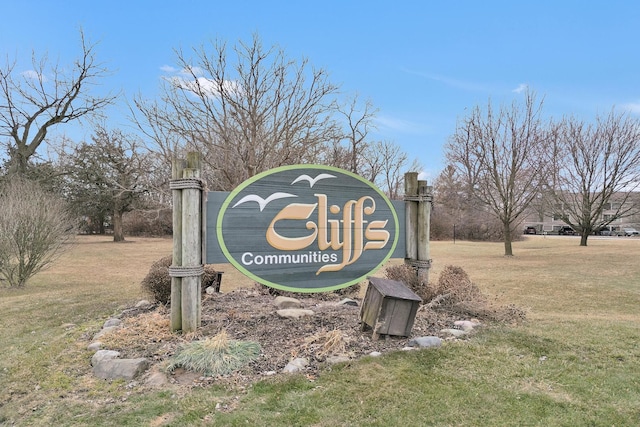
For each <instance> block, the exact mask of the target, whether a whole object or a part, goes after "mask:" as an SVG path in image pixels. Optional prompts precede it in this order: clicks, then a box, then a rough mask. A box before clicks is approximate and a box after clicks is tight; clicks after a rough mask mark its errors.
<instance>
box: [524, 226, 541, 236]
mask: <svg viewBox="0 0 640 427" xmlns="http://www.w3.org/2000/svg"><path fill="white" fill-rule="evenodd" d="M524 234H538V229H536V228H535V227H532V226H529V227H525V228H524Z"/></svg>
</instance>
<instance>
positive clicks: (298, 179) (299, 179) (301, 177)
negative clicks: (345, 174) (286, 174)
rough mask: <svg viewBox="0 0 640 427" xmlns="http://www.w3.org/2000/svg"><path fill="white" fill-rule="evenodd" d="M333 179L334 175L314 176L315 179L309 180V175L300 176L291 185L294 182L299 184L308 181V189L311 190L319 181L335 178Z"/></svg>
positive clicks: (322, 174)
mask: <svg viewBox="0 0 640 427" xmlns="http://www.w3.org/2000/svg"><path fill="white" fill-rule="evenodd" d="M335 177H336V176H335V175H330V174H328V173H321V174H320V175H318V176H316V177H315V178H311V177H310V176H309V175H300V176H299V177H297V178H296V179H294V180H293V182H292V183H291V185H293V184H295V183H296V182H300V181H309V188H313V184H315V183H316V182H318V181H320V180H321V179H327V178H335Z"/></svg>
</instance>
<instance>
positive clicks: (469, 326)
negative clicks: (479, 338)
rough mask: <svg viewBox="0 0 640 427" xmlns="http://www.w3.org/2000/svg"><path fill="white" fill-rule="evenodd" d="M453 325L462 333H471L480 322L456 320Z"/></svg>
mask: <svg viewBox="0 0 640 427" xmlns="http://www.w3.org/2000/svg"><path fill="white" fill-rule="evenodd" d="M453 324H454V325H456V326H459V327H460V328H461V329H462V330H463V331H471V330H473V328H475V327H476V326H479V325H480V322H474V321H473V320H456V321H455V322H453Z"/></svg>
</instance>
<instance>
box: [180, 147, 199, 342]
mask: <svg viewBox="0 0 640 427" xmlns="http://www.w3.org/2000/svg"><path fill="white" fill-rule="evenodd" d="M200 160H201V157H200V154H199V153H188V154H187V168H186V169H185V170H184V172H183V175H182V177H183V178H186V179H190V178H195V179H198V178H200ZM200 191H201V190H200V189H198V188H187V189H184V190H182V265H183V267H185V268H194V269H195V268H197V267H200V266H202V253H201V252H202V242H201V241H200V238H201V229H200V228H201V224H202V220H201V218H200V201H201V197H202V196H201V194H200ZM201 286H202V276H201V275H193V274H192V275H189V276H186V277H183V278H182V332H185V333H186V332H194V331H195V330H196V329H197V328H198V326H200V310H201V301H200V298H201V290H200V288H201Z"/></svg>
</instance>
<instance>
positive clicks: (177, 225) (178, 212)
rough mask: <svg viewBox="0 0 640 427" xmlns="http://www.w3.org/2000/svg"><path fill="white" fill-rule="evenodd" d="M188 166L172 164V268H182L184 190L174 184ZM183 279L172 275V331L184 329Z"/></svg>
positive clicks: (175, 162) (180, 163) (181, 160)
mask: <svg viewBox="0 0 640 427" xmlns="http://www.w3.org/2000/svg"><path fill="white" fill-rule="evenodd" d="M185 166H186V162H185V161H184V159H173V161H172V162H171V180H172V185H171V192H172V196H173V261H172V266H182V190H181V189H180V188H179V187H178V186H175V188H174V185H173V183H174V182H177V181H178V180H179V179H181V178H182V171H183V169H184V168H185ZM181 304H182V277H181V276H174V275H173V274H171V330H172V331H178V330H180V329H182V309H181V308H180V306H181Z"/></svg>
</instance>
